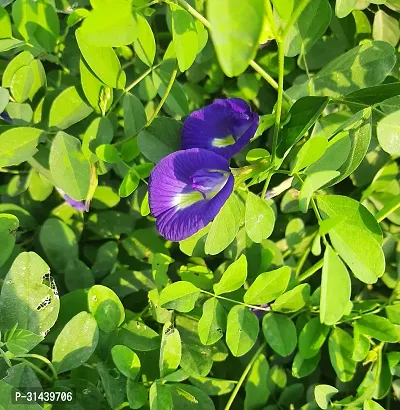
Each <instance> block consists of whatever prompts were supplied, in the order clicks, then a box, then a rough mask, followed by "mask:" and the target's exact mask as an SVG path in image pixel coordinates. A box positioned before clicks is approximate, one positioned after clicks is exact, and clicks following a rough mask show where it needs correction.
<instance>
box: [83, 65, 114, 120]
mask: <svg viewBox="0 0 400 410" xmlns="http://www.w3.org/2000/svg"><path fill="white" fill-rule="evenodd" d="M79 71H80V73H81V85H82V90H83V93H84V94H85V97H86V99H87V100H88V102H89V104H90V105H91V106H92V108H94V110H95V111H96V112H97V113H98V114H102V111H104V112H105V111H107V110H108V109H109V108H110V107H111V104H112V102H113V90H112V88H110V87H108V86H107V85H106V84H104V83H103V82H102V81H100V80H99V79H98V78H97V76H96V75H95V74H94V73H93V71H92V70H91V69H90V67H89V65H88V63H87V62H86V61H85V60H84V59H83V58H81V59H80V61H79ZM102 118H103V119H106V118H105V117H102ZM96 119H97V118H96Z"/></svg>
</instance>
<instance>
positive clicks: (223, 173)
mask: <svg viewBox="0 0 400 410" xmlns="http://www.w3.org/2000/svg"><path fill="white" fill-rule="evenodd" d="M233 185H234V178H233V175H232V174H231V171H230V169H229V163H228V159H226V158H224V157H222V156H221V155H218V154H215V153H214V152H212V151H208V150H205V149H202V148H191V149H187V150H182V151H177V152H174V153H172V154H170V155H168V156H166V157H164V158H163V159H162V160H161V161H160V162H158V163H157V165H156V166H155V167H154V168H153V170H152V172H151V174H150V179H149V206H150V210H151V213H152V215H153V216H154V217H155V218H156V227H157V230H158V232H159V233H160V234H161V235H162V236H163V237H164V238H166V239H168V240H170V241H174V242H177V241H182V240H184V239H186V238H189V237H190V236H192V235H193V234H195V233H196V232H197V231H199V230H200V229H202V228H204V227H205V226H207V225H208V224H209V222H211V221H212V220H213V219H214V218H215V217H216V216H217V214H218V212H219V210H220V209H221V208H222V206H223V205H224V203H225V201H226V200H227V199H228V198H229V196H230V195H231V193H232V191H233Z"/></svg>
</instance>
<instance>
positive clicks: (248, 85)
mask: <svg viewBox="0 0 400 410" xmlns="http://www.w3.org/2000/svg"><path fill="white" fill-rule="evenodd" d="M237 84H238V87H239V90H240V91H241V92H242V93H243V96H244V97H245V98H246V99H247V100H254V99H255V98H256V97H257V95H258V92H259V90H260V84H259V82H258V79H257V77H256V75H255V74H247V73H245V74H241V75H240V76H239V77H238V81H237ZM256 149H257V148H256ZM260 149H262V148H260Z"/></svg>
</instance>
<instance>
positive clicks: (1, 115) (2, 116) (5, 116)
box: [0, 111, 12, 124]
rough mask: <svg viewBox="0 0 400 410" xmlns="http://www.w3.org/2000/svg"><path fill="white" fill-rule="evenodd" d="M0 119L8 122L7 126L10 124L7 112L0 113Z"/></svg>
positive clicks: (10, 120)
mask: <svg viewBox="0 0 400 410" xmlns="http://www.w3.org/2000/svg"><path fill="white" fill-rule="evenodd" d="M0 118H2V119H3V120H4V121H6V122H8V123H9V124H12V119H11V117H10V116H9V115H8V112H7V111H3V112H0Z"/></svg>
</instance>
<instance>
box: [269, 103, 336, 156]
mask: <svg viewBox="0 0 400 410" xmlns="http://www.w3.org/2000/svg"><path fill="white" fill-rule="evenodd" d="M328 102H329V100H328V99H327V98H325V97H304V98H301V99H299V100H298V101H296V102H295V103H294V104H293V106H292V107H291V108H290V111H289V113H290V121H289V122H288V123H287V124H286V126H285V127H284V128H283V130H282V133H281V140H280V143H279V145H278V149H277V155H278V158H279V161H278V162H279V163H281V162H282V161H283V159H284V158H285V157H286V156H287V155H288V153H289V151H290V149H291V148H292V147H293V146H294V145H295V144H296V143H297V142H298V141H299V140H300V139H301V138H302V137H303V135H304V134H305V133H306V132H307V131H308V130H309V129H310V128H311V126H312V125H313V124H314V123H315V122H316V121H317V119H318V118H319V116H320V115H321V114H322V112H323V111H324V109H325V108H326V106H327V105H328Z"/></svg>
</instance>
